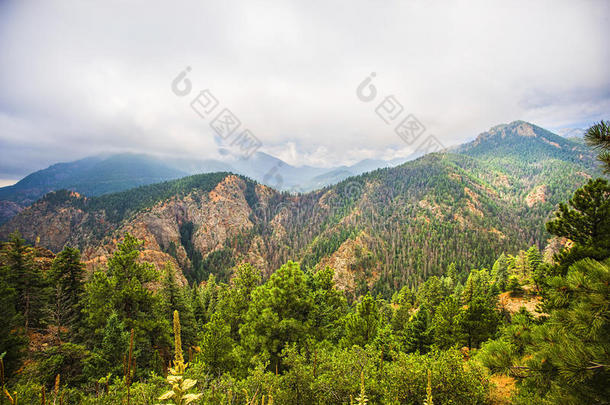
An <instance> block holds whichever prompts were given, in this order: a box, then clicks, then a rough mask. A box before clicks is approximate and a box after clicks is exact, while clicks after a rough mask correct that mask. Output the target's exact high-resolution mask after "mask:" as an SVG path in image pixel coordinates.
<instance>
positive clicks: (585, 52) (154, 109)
mask: <svg viewBox="0 0 610 405" xmlns="http://www.w3.org/2000/svg"><path fill="white" fill-rule="evenodd" d="M609 16H610V6H609V5H608V3H607V2H598V1H589V2H586V1H585V2H578V3H576V2H572V1H567V0H565V1H550V0H547V1H540V2H526V1H514V2H505V1H476V2H475V1H457V2H449V1H447V2H440V1H439V2H422V1H407V2H378V1H362V0H357V1H330V2H317V1H313V2H300V1H296V0H294V1H279V0H278V1H223V2H200V1H192V2H180V3H179V4H174V3H167V2H161V1H158V2H156V1H153V2H151V1H135V2H129V3H127V2H122V1H105V2H100V3H92V2H81V1H63V2H43V3H40V2H38V3H36V4H34V3H31V2H18V1H15V2H4V3H2V5H1V6H0V50H1V52H0V88H1V89H2V91H1V92H0V177H2V176H4V177H7V175H8V174H9V173H10V174H11V175H10V176H8V177H11V178H12V176H13V175H14V174H15V173H21V174H25V173H26V172H29V171H31V170H33V169H37V168H41V167H44V166H46V165H48V164H50V163H53V162H55V161H58V160H69V159H74V158H79V157H83V156H86V155H91V154H94V153H98V152H101V151H114V150H131V151H140V152H149V153H165V154H189V155H195V156H201V157H215V156H216V155H217V147H218V143H217V141H216V140H215V139H214V137H213V136H212V133H211V131H210V129H209V127H208V125H207V123H206V122H205V121H203V120H201V119H199V118H198V117H197V116H196V115H195V114H194V113H193V112H192V110H191V109H190V108H189V105H188V100H186V99H181V98H178V97H176V96H175V95H174V94H173V93H171V91H170V82H171V80H172V79H173V78H174V77H175V76H176V75H177V74H178V73H179V72H180V71H181V70H182V69H184V68H185V66H187V65H188V66H191V67H192V69H193V70H192V72H191V74H190V75H189V77H190V79H191V80H192V82H193V86H194V89H195V90H199V89H204V88H209V89H211V90H212V92H213V93H214V95H216V96H217V97H218V99H219V100H220V101H221V103H222V105H223V106H226V107H228V108H230V109H231V110H232V111H234V112H235V114H236V115H237V116H238V117H239V118H240V120H241V121H242V123H243V124H244V125H245V126H247V127H248V128H249V129H251V130H252V132H253V133H254V134H255V135H256V136H257V137H259V138H260V139H261V140H262V142H263V144H264V147H263V150H265V151H267V152H270V153H272V154H274V155H276V156H278V157H280V158H282V159H285V160H287V161H288V162H290V163H293V164H315V165H326V166H329V165H335V164H341V163H353V162H354V161H357V160H359V159H362V158H371V157H388V156H395V155H396V154H400V153H402V152H404V151H402V152H401V151H398V152H396V150H400V149H402V148H405V145H404V144H403V143H402V142H401V140H400V139H399V138H398V137H397V136H396V135H395V134H394V133H393V131H392V128H390V127H389V126H386V125H385V124H384V123H383V122H382V121H381V120H380V119H379V117H377V116H376V115H375V113H374V107H375V106H374V103H371V104H365V103H363V102H361V101H360V100H358V98H356V95H355V89H356V86H357V85H358V84H359V83H360V82H361V81H362V80H363V79H364V78H365V77H366V76H367V75H368V74H369V73H370V72H373V71H374V72H376V73H377V77H376V78H375V81H374V83H375V86H376V87H377V89H378V90H379V96H378V97H379V98H381V97H383V96H385V95H389V94H393V95H395V97H396V99H397V100H399V101H400V102H401V103H402V104H403V106H404V108H405V110H406V112H407V111H408V112H411V113H413V114H415V115H416V116H417V117H418V118H419V119H420V120H421V121H422V122H423V123H424V125H426V127H427V129H428V131H429V132H430V133H433V134H435V135H436V136H437V137H438V138H439V139H440V140H441V141H442V142H444V143H445V144H447V145H450V144H456V143H461V142H463V141H465V140H467V139H469V138H472V137H474V136H476V134H477V133H479V132H482V131H483V130H485V129H487V128H489V127H491V126H493V125H496V124H498V123H502V122H509V121H512V120H515V119H525V120H530V121H532V122H535V123H537V124H539V125H542V126H546V127H550V128H559V127H564V126H570V125H572V124H574V123H578V124H579V125H582V123H583V122H592V121H595V120H599V119H601V118H604V119H607V118H608V117H607V116H605V114H607V112H608V111H610V109H609V107H610V77H609V76H608V74H607V67H608V64H609V62H610V47H608V44H607V38H608V37H609V35H608V34H610V32H609V29H608V28H607V27H608V17H609ZM406 112H405V113H406Z"/></svg>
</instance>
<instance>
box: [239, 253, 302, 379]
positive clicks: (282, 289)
mask: <svg viewBox="0 0 610 405" xmlns="http://www.w3.org/2000/svg"><path fill="white" fill-rule="evenodd" d="M312 307H313V300H312V297H311V295H310V294H309V289H308V286H307V280H306V276H305V274H304V273H303V272H302V271H301V269H300V267H299V265H298V263H294V262H288V263H286V264H285V265H283V266H282V267H281V268H280V269H279V270H277V271H276V272H275V273H273V274H272V275H271V277H270V278H269V281H267V283H265V284H264V285H262V286H260V287H258V288H256V289H255V290H254V291H253V292H252V301H251V303H250V306H249V309H248V312H247V313H246V316H245V322H244V324H243V326H242V327H241V329H240V334H241V337H242V343H243V345H244V349H245V350H246V351H247V353H248V354H249V355H250V357H252V358H257V357H260V358H262V359H268V360H269V361H270V362H271V364H272V365H273V367H278V368H279V367H280V366H281V361H280V354H281V352H282V350H283V349H284V348H285V347H286V346H287V345H290V344H293V343H296V344H298V345H301V344H303V343H304V342H305V339H306V337H307V330H308V329H309V327H310V324H311V320H310V319H309V314H310V312H311V310H312Z"/></svg>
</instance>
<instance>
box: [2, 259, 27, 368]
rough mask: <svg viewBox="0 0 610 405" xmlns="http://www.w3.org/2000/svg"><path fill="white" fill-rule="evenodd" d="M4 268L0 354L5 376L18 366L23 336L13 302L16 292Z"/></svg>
mask: <svg viewBox="0 0 610 405" xmlns="http://www.w3.org/2000/svg"><path fill="white" fill-rule="evenodd" d="M4 270H5V269H2V268H0V308H2V316H0V355H1V354H2V353H6V354H5V356H4V359H3V361H4V364H5V365H6V374H7V376H8V375H10V374H11V373H12V371H14V370H16V369H17V368H18V365H19V364H18V361H19V358H20V357H21V355H22V349H23V346H24V344H25V341H26V339H25V337H24V336H23V335H22V334H21V333H20V331H19V326H20V325H21V324H22V321H21V317H20V316H19V314H18V313H17V309H16V308H15V303H16V300H17V293H16V291H15V289H14V288H13V287H11V286H10V284H9V282H8V281H7V274H6V273H5V271H4Z"/></svg>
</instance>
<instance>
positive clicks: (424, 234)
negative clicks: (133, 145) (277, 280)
mask: <svg viewBox="0 0 610 405" xmlns="http://www.w3.org/2000/svg"><path fill="white" fill-rule="evenodd" d="M125 158H126V157H125V156H123V157H122V159H125ZM142 159H143V160H142V161H143V162H148V163H149V164H150V162H149V160H147V159H145V158H142ZM264 159H267V160H269V161H271V162H274V163H277V161H276V160H274V159H273V158H271V157H268V156H266V155H258V156H257V157H256V158H255V159H253V160H252V164H254V163H255V162H257V161H260V160H264ZM102 162H103V161H102ZM96 164H100V163H99V162H98V163H96ZM371 164H372V165H373V166H374V165H375V163H371ZM68 167H71V166H68ZM94 167H95V166H94ZM150 167H151V168H155V170H158V168H159V167H160V166H159V165H158V164H157V165H152V164H150ZM359 167H360V168H356V169H354V168H353V167H352V168H346V169H345V172H346V173H347V172H348V171H349V170H362V169H363V168H364V167H366V164H365V163H363V164H362V165H361V166H359ZM289 169H290V170H294V172H291V171H290V170H288V171H286V172H282V171H278V173H281V174H282V175H284V173H289V174H290V173H294V178H296V177H297V175H298V170H299V169H297V168H290V167H289ZM306 170H309V172H308V173H309V174H310V175H312V176H313V175H314V174H315V173H316V169H311V168H308V169H306ZM306 172H307V171H306ZM153 173H157V174H156V175H158V176H161V175H163V173H161V172H159V171H157V172H153ZM262 173H263V169H261V170H260V171H259V172H257V175H258V176H260V175H261V174H262ZM326 173H327V174H328V172H326ZM596 173H597V166H596V162H595V158H594V156H593V154H592V153H591V151H589V150H588V149H587V147H586V146H585V145H584V144H582V143H579V142H575V141H572V140H569V139H566V138H563V137H560V136H558V135H555V134H553V133H551V132H549V131H546V130H544V129H543V128H540V127H537V126H535V125H532V124H529V123H526V122H523V121H516V122H513V123H511V124H506V125H499V126H496V127H494V128H492V129H491V130H489V131H487V132H484V133H482V134H481V135H479V136H478V137H477V138H476V139H475V140H474V141H472V142H470V143H468V144H465V145H462V146H460V147H458V148H456V149H454V150H453V151H452V152H451V153H445V154H430V155H427V156H424V157H421V158H418V159H416V160H414V161H409V162H406V163H404V164H402V165H399V166H396V167H390V168H384V169H379V170H375V171H372V172H368V173H365V174H362V175H359V176H355V177H350V178H348V179H346V180H343V181H341V182H339V183H337V184H335V185H331V186H327V187H325V188H322V189H320V190H317V191H312V192H309V193H305V194H302V195H291V194H286V193H280V192H279V191H277V190H275V189H274V188H272V187H267V186H264V185H262V184H259V183H257V182H255V181H252V180H251V179H249V178H246V177H242V176H235V175H230V174H228V173H215V174H201V175H196V176H192V177H187V178H183V179H180V180H174V181H170V182H167V183H161V184H153V185H148V186H143V187H139V188H135V189H130V190H127V191H123V192H119V193H114V194H106V195H102V196H98V197H92V198H87V197H85V196H82V195H80V194H75V193H70V192H58V193H51V194H48V195H47V196H45V197H44V198H43V199H42V200H40V201H38V202H36V203H35V204H34V205H32V206H31V207H30V208H26V209H24V210H23V211H22V212H21V213H19V214H18V215H16V216H15V217H14V218H13V219H12V220H11V221H9V222H8V223H6V224H5V225H3V226H2V227H1V228H0V238H2V237H4V238H5V237H7V236H8V234H9V233H10V232H12V231H14V230H18V231H20V232H21V233H22V234H23V235H24V237H26V238H27V239H28V240H31V241H36V240H38V243H39V244H40V245H41V246H45V247H48V248H50V249H52V250H54V251H57V250H60V249H61V248H63V246H65V245H66V244H68V245H73V246H77V247H79V248H80V249H81V250H82V251H83V256H84V258H85V259H86V260H87V261H88V264H89V265H90V266H91V267H96V266H98V265H100V264H102V263H104V262H105V260H106V258H107V257H108V255H109V253H110V252H111V251H112V250H113V249H114V247H115V245H116V242H117V241H118V240H119V239H120V238H121V237H122V235H123V234H124V233H125V232H130V233H132V234H134V235H135V236H137V237H138V238H140V239H143V240H144V241H145V253H144V256H145V257H146V259H147V260H149V261H152V262H155V263H156V264H157V265H158V266H162V265H163V264H164V263H165V262H171V263H173V265H174V267H175V268H176V269H180V270H181V273H182V274H183V275H184V276H185V277H186V278H188V279H191V280H197V281H201V280H204V279H206V278H207V276H208V275H209V274H215V275H217V277H220V279H226V278H227V277H228V276H229V274H230V269H231V268H232V267H233V266H234V265H235V264H236V263H239V262H240V261H242V260H246V261H250V262H252V263H254V264H256V265H257V266H258V267H259V268H261V269H263V271H265V272H266V273H268V274H269V273H270V272H272V271H273V269H276V268H277V267H278V266H279V265H281V264H282V263H284V262H285V261H286V260H289V259H302V262H303V264H304V265H306V266H310V267H320V266H324V265H331V266H332V267H334V268H335V270H336V277H337V280H338V284H339V285H340V286H341V287H342V288H345V289H347V290H349V291H352V292H354V293H357V292H358V291H363V290H364V289H365V287H368V288H373V289H376V290H377V291H386V290H388V291H389V290H390V289H392V288H398V287H400V286H401V285H405V284H410V285H415V284H417V283H419V282H420V281H421V280H425V279H426V278H427V277H428V276H429V275H431V274H441V273H443V272H444V271H445V270H446V268H447V266H448V265H449V264H450V263H452V262H453V263H456V264H457V265H458V268H461V269H462V270H467V269H466V267H467V266H477V267H488V266H491V264H492V263H493V260H495V258H496V257H497V254H498V252H499V251H503V250H515V249H521V248H525V247H527V246H529V245H531V244H538V245H539V246H540V247H544V246H545V245H546V243H547V239H548V237H549V235H548V234H547V233H546V230H545V229H544V222H545V220H546V219H547V218H548V215H549V213H550V212H551V211H552V210H553V209H554V208H555V206H556V204H557V203H558V202H560V201H565V200H566V199H568V198H569V196H570V195H571V193H572V191H573V190H574V189H575V188H577V187H578V186H580V185H582V184H583V183H584V182H586V180H587V179H588V178H590V177H591V176H593V175H595V174H596ZM289 174H287V175H286V177H287V178H290V177H289ZM171 175H176V176H178V175H179V172H172V174H171ZM152 177H153V176H149V177H146V178H147V179H150V178H152ZM314 177H315V176H314ZM339 177H340V176H339ZM143 178H145V177H143V176H141V177H139V178H138V179H136V178H135V177H133V178H131V179H130V180H129V181H141V179H143ZM311 178H312V177H309V179H311ZM267 180H268V179H267ZM114 184H119V183H118V182H116V183H114ZM121 184H126V183H125V182H123V183H121ZM386 292H387V291H386Z"/></svg>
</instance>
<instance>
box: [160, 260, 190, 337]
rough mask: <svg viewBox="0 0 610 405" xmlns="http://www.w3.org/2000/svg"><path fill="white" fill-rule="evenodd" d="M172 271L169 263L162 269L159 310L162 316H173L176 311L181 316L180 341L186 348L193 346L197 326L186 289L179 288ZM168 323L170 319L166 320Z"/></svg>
mask: <svg viewBox="0 0 610 405" xmlns="http://www.w3.org/2000/svg"><path fill="white" fill-rule="evenodd" d="M174 273H175V272H174V269H173V268H172V266H171V264H170V263H167V264H166V265H165V267H164V268H163V273H162V274H163V279H162V281H161V291H160V298H161V310H160V312H161V313H162V314H173V312H174V311H178V312H179V313H180V314H182V315H181V325H182V327H181V328H182V329H181V330H182V340H183V341H184V343H185V345H186V347H191V346H193V345H194V344H195V341H196V338H197V330H196V329H197V325H196V321H195V314H194V312H193V307H192V306H191V302H190V301H189V299H188V297H187V289H186V288H183V287H180V286H179V285H178V283H177V281H176V278H175V275H174ZM167 321H168V323H169V322H172V319H169V318H167Z"/></svg>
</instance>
